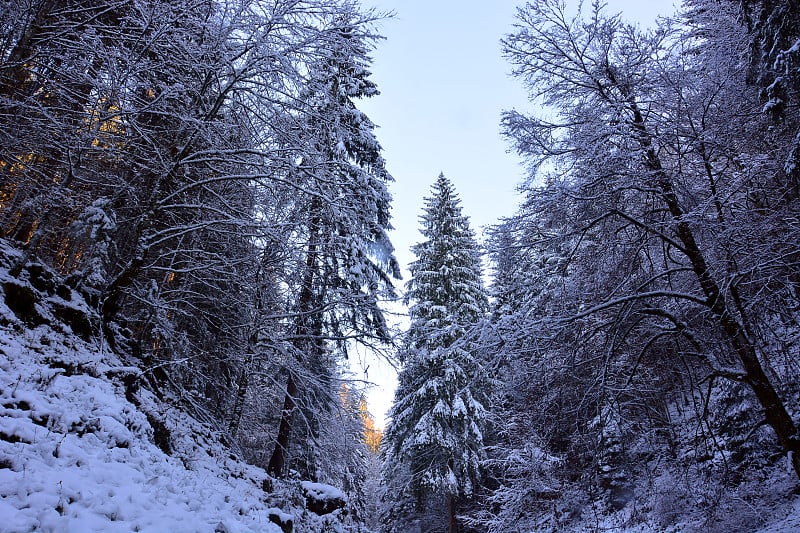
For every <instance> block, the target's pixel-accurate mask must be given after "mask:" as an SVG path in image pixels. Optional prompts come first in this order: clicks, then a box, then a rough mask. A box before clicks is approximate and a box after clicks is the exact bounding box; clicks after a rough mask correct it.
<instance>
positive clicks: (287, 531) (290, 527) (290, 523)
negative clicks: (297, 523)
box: [267, 511, 294, 533]
mask: <svg viewBox="0 0 800 533" xmlns="http://www.w3.org/2000/svg"><path fill="white" fill-rule="evenodd" d="M267 516H268V518H269V521H270V522H272V523H273V524H276V525H277V526H278V527H280V528H281V531H283V533H292V531H294V520H293V519H292V517H291V516H289V515H287V514H285V513H279V512H277V511H270V513H269V514H268V515H267Z"/></svg>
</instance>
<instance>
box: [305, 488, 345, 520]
mask: <svg viewBox="0 0 800 533" xmlns="http://www.w3.org/2000/svg"><path fill="white" fill-rule="evenodd" d="M301 485H302V487H303V495H304V496H305V498H306V509H308V510H309V511H311V512H312V513H314V514H316V515H319V516H322V515H326V514H330V513H332V512H334V511H336V510H337V509H343V508H344V507H345V505H347V501H346V500H345V497H344V494H342V492H341V491H340V490H339V489H337V488H336V487H333V486H331V485H325V484H323V483H311V482H309V481H303V482H302V484H301Z"/></svg>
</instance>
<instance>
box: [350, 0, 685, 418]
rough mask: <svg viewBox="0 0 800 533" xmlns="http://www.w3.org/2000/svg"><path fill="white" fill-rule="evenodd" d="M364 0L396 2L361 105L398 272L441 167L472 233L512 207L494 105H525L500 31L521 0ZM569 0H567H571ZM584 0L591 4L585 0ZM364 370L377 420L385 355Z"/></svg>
mask: <svg viewBox="0 0 800 533" xmlns="http://www.w3.org/2000/svg"><path fill="white" fill-rule="evenodd" d="M363 4H364V6H366V7H374V8H376V9H377V10H379V11H384V12H394V17H392V18H390V19H387V20H385V21H382V22H381V23H380V25H379V28H378V29H379V33H381V34H382V35H383V36H384V37H385V38H386V39H385V40H383V41H381V42H379V43H378V45H377V48H376V49H375V50H374V51H373V53H372V58H373V64H372V69H371V70H372V74H373V75H372V80H373V81H375V82H376V83H377V84H378V88H379V90H380V91H381V94H380V95H379V96H376V97H373V98H370V99H367V100H362V101H360V102H359V104H358V105H359V108H360V109H361V110H362V111H364V112H365V113H366V114H367V116H369V117H370V119H372V121H373V122H374V123H375V124H377V125H378V129H377V131H376V134H377V137H378V140H379V141H380V143H381V145H382V146H383V149H384V158H385V159H386V161H387V168H388V170H389V172H390V173H391V174H392V176H393V177H394V179H395V181H394V183H393V184H392V185H391V187H390V190H391V193H392V196H393V198H394V201H393V204H392V213H393V216H392V225H393V226H394V228H395V230H394V231H393V232H392V233H391V234H390V235H391V238H392V242H393V243H394V246H395V249H396V255H397V258H398V260H399V261H400V265H401V266H402V267H403V268H404V278H405V280H403V281H402V282H399V283H398V286H402V285H403V284H404V283H405V281H406V280H407V279H408V271H407V266H408V263H409V262H411V261H413V260H414V256H413V254H412V253H411V251H410V247H411V246H412V245H414V244H416V243H417V242H420V241H421V240H422V236H421V235H420V234H419V233H418V229H417V228H418V221H419V215H420V214H421V212H422V208H423V205H424V198H425V197H427V196H429V195H430V188H431V186H432V185H433V182H434V180H435V179H436V178H437V176H438V175H439V173H440V172H444V174H445V176H447V177H448V178H449V179H450V180H451V181H452V182H453V184H454V186H455V188H456V191H457V192H458V193H459V196H460V197H461V200H462V209H463V213H464V214H465V215H467V216H468V217H469V218H470V220H471V224H472V228H473V229H474V230H475V231H476V233H477V235H478V237H479V238H480V237H481V236H482V234H483V228H485V227H486V226H489V225H492V224H494V223H496V222H497V221H498V220H499V219H500V218H502V217H504V216H509V215H512V214H513V213H514V212H515V211H516V207H517V204H518V202H519V196H518V195H517V193H516V187H517V186H518V185H519V184H520V183H521V182H522V180H523V177H524V168H523V167H522V164H521V161H520V159H519V157H517V155H516V154H515V153H512V152H510V151H509V149H510V145H509V144H508V143H507V142H506V140H505V139H504V138H503V137H502V136H501V135H500V116H501V113H502V111H504V110H510V109H517V110H519V111H522V112H528V113H532V112H535V109H532V108H531V105H530V104H529V102H528V99H527V96H526V92H525V91H524V90H523V88H522V85H521V83H520V81H519V80H516V79H514V78H512V77H511V76H510V71H511V66H510V65H509V64H508V63H507V62H506V61H505V59H504V58H503V57H502V54H501V45H500V40H501V39H502V38H503V37H504V36H505V35H506V34H508V33H510V32H511V31H512V30H513V24H514V21H515V18H514V15H515V13H516V6H518V5H521V4H522V0H519V1H516V0H492V1H491V2H486V1H477V0H364V1H363ZM576 4H577V0H567V5H569V6H575V5H576ZM585 4H587V5H588V4H590V2H589V0H586V2H585ZM607 4H608V6H607V9H608V12H610V13H621V14H622V16H623V19H625V20H627V21H630V22H636V23H638V24H640V25H642V26H647V25H650V24H652V23H653V21H654V20H655V18H656V16H657V15H669V14H672V13H673V12H674V8H673V3H672V2H671V1H665V0H636V1H632V0H608V1H607ZM359 359H366V362H365V364H364V366H368V367H369V368H368V371H367V375H366V379H367V380H369V381H372V382H375V383H376V384H377V386H376V387H373V388H372V389H371V391H370V393H369V394H368V402H369V404H370V410H371V412H372V413H373V415H374V416H375V417H376V420H377V422H378V423H381V422H382V421H383V420H384V413H385V412H386V410H387V409H388V408H389V406H390V405H391V401H392V398H393V390H394V386H395V380H394V377H395V376H394V370H393V369H392V367H391V366H390V365H388V364H387V363H385V362H382V361H381V360H375V358H371V357H366V356H365V357H360V358H359Z"/></svg>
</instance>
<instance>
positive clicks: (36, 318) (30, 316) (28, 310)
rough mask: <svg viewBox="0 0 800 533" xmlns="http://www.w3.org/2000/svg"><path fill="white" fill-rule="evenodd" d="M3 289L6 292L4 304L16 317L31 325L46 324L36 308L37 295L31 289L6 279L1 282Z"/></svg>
mask: <svg viewBox="0 0 800 533" xmlns="http://www.w3.org/2000/svg"><path fill="white" fill-rule="evenodd" d="M3 291H4V292H5V293H6V297H5V302H6V305H7V306H8V308H9V309H11V311H13V313H14V314H15V315H17V318H19V319H20V320H22V321H23V322H25V323H26V324H27V325H29V326H33V327H36V326H40V325H42V324H47V320H46V319H45V318H44V317H43V316H42V315H40V314H39V311H37V310H36V304H37V303H38V302H39V296H38V294H36V292H34V290H33V289H31V288H30V287H28V286H25V285H18V284H17V283H15V282H13V281H6V282H5V283H3Z"/></svg>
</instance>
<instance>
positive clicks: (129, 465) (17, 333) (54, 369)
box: [0, 249, 281, 533]
mask: <svg viewBox="0 0 800 533" xmlns="http://www.w3.org/2000/svg"><path fill="white" fill-rule="evenodd" d="M0 252H2V255H3V257H2V258H0V259H2V260H3V261H0V263H2V262H5V263H6V265H0V282H2V283H3V289H2V290H0V517H1V519H2V522H1V523H0V530H2V531H4V532H8V533H15V532H28V531H40V532H45V533H46V532H59V533H63V532H76V533H83V532H87V531H104V532H115V531H119V532H129V531H142V532H146V531H151V532H165V531H169V532H176V533H180V532H209V533H211V532H225V533H237V532H249V531H258V532H267V533H269V532H274V533H281V529H280V528H279V527H278V526H277V525H275V524H273V523H272V522H270V520H269V514H270V512H273V513H274V511H275V509H272V508H273V507H274V504H271V505H268V504H267V500H268V499H269V496H270V495H267V494H266V493H265V492H264V491H263V490H262V488H261V486H262V485H261V484H262V482H263V481H264V480H265V479H266V477H267V475H266V473H264V472H263V470H260V469H257V468H255V467H252V466H249V465H247V464H244V463H243V462H241V461H238V460H237V459H236V458H235V456H233V455H232V454H231V452H230V450H228V449H227V448H225V447H224V446H223V445H222V444H220V443H219V441H218V439H214V438H212V435H211V431H210V430H209V428H207V427H204V426H202V424H200V423H199V422H197V421H196V420H194V419H192V418H191V417H189V416H188V415H186V414H185V413H182V412H179V411H178V410H172V411H170V412H166V413H165V412H164V409H165V408H164V406H163V405H160V404H159V403H158V402H156V400H155V398H154V397H153V395H152V394H151V393H149V392H147V391H146V390H144V389H140V390H139V391H137V392H136V399H135V402H136V403H135V404H134V403H132V402H131V401H129V398H128V396H126V393H128V394H130V390H129V389H128V388H127V387H126V385H125V383H126V381H127V382H130V381H131V379H133V378H135V377H136V376H137V375H138V372H139V371H138V369H137V368H135V367H126V366H123V365H122V364H121V362H120V361H119V359H118V358H117V357H116V356H115V355H114V354H111V353H109V352H108V350H107V349H106V348H104V346H103V345H102V344H101V343H100V342H94V343H93V341H92V338H91V336H88V337H89V338H86V337H87V336H86V335H81V336H78V335H76V334H75V333H77V332H74V331H73V329H74V328H72V327H70V325H69V323H68V322H65V321H63V320H61V319H60V317H59V312H58V308H57V306H55V304H54V301H55V300H54V297H53V296H52V295H50V294H49V292H48V291H46V290H44V289H42V288H41V287H37V286H36V284H35V283H36V281H35V280H33V279H32V278H31V279H28V278H26V276H22V277H21V278H20V279H12V278H10V277H9V276H8V274H7V271H6V269H5V268H2V267H3V266H7V262H8V261H9V259H10V258H12V257H14V251H13V250H11V249H2V250H0ZM30 272H31V273H32V272H33V270H31V271H30ZM26 275H27V274H26ZM47 276H52V273H47ZM45 281H47V282H48V284H49V285H48V286H56V285H57V286H58V288H60V289H61V292H62V294H63V296H61V297H59V298H60V299H59V301H58V302H56V303H58V304H60V305H61V307H67V306H69V308H70V309H74V310H75V314H73V315H71V318H72V319H73V321H75V323H78V322H77V320H78V318H80V319H81V320H83V319H86V320H88V318H89V316H90V315H89V313H90V311H89V309H88V307H87V306H86V305H85V303H83V300H82V299H81V298H80V296H79V295H77V294H70V293H69V290H68V289H65V288H64V287H63V286H61V285H58V280H56V281H55V282H54V283H49V281H48V280H45ZM8 287H11V290H12V291H14V290H15V291H18V292H19V293H20V294H22V295H23V296H24V297H25V298H29V299H30V303H33V304H34V305H31V304H30V303H28V304H26V303H25V302H22V303H21V302H20V301H19V300H14V299H13V297H14V294H15V293H13V292H12V293H9V289H8ZM55 290H58V289H55ZM51 300H53V301H51ZM26 305H27V307H25V306H26ZM12 308H13V309H12ZM28 311H29V312H28ZM81 313H82V314H81ZM30 321H33V322H34V324H32V323H31V322H30ZM84 321H85V320H84ZM82 333H84V334H85V333H86V332H85V331H83V332H82ZM81 337H84V338H81ZM146 413H151V414H152V413H158V414H159V416H160V417H161V418H162V419H163V420H165V421H166V422H165V423H166V424H168V425H169V430H170V431H171V434H172V437H173V438H172V444H173V446H174V448H175V449H174V453H173V454H172V456H170V455H167V454H165V453H164V452H163V451H162V450H161V449H160V448H159V447H158V446H157V445H156V444H155V442H154V440H156V439H155V433H156V432H155V431H154V429H153V425H152V424H151V420H150V419H149V418H148V414H146Z"/></svg>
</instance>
